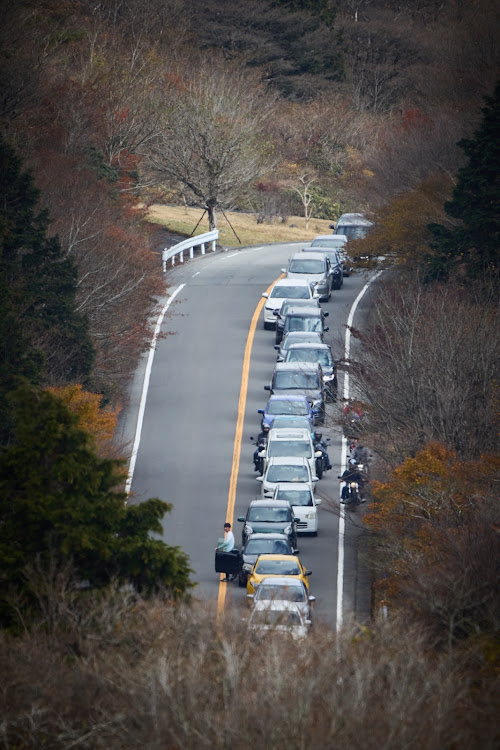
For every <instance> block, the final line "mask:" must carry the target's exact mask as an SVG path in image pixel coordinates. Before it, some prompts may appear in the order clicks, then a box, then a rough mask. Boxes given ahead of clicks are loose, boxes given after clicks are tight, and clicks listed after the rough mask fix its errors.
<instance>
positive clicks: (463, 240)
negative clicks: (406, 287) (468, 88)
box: [427, 83, 500, 280]
mask: <svg viewBox="0 0 500 750" xmlns="http://www.w3.org/2000/svg"><path fill="white" fill-rule="evenodd" d="M482 112H483V120H482V122H481V125H480V127H479V129H478V130H477V131H476V133H475V134H474V138H472V139H471V140H462V141H460V142H459V144H458V145H459V146H460V147H461V148H462V149H463V150H464V152H465V153H466V154H467V156H468V157H469V160H468V163H467V164H466V165H465V166H464V167H462V168H461V169H460V170H459V172H458V179H457V184H456V187H455V189H454V191H453V198H452V200H451V201H449V202H447V203H446V204H445V210H446V213H447V214H448V215H449V216H451V217H452V218H453V219H455V220H458V221H459V224H458V226H455V227H454V228H449V227H445V226H443V225H440V224H433V225H430V227H429V228H430V229H431V232H432V234H433V235H434V242H433V244H432V245H431V247H432V249H433V250H434V255H430V256H428V257H427V269H428V277H429V278H430V279H439V280H446V279H448V277H449V276H450V275H452V274H455V273H458V274H460V275H462V276H465V278H466V279H468V280H471V279H477V278H481V277H483V276H484V275H485V274H487V275H492V274H493V275H498V272H499V267H500V247H499V243H500V180H499V165H500V139H499V133H500V83H498V84H497V86H496V88H495V93H494V96H493V97H491V98H487V99H486V107H485V108H484V109H483V110H482Z"/></svg>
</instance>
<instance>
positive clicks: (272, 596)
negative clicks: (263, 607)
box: [247, 576, 316, 620]
mask: <svg viewBox="0 0 500 750" xmlns="http://www.w3.org/2000/svg"><path fill="white" fill-rule="evenodd" d="M247 599H248V600H249V601H250V602H253V604H254V605H256V604H258V603H259V602H279V601H283V602H294V603H295V604H296V605H297V607H298V608H299V610H300V611H301V613H302V615H303V616H304V617H305V618H306V620H311V619H312V618H311V604H312V603H313V602H315V601H316V597H315V596H312V595H311V594H309V591H308V590H307V588H306V587H305V586H304V584H303V582H302V581H299V580H298V579H297V578H292V577H291V576H281V577H280V576H270V577H269V578H263V579H262V581H261V582H260V584H259V587H258V589H257V591H256V592H255V594H247Z"/></svg>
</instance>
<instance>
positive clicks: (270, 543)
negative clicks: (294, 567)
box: [238, 533, 299, 586]
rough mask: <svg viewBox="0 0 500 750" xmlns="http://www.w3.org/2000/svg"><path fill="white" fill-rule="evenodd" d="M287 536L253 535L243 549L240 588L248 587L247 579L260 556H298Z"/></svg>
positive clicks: (297, 551)
mask: <svg viewBox="0 0 500 750" xmlns="http://www.w3.org/2000/svg"><path fill="white" fill-rule="evenodd" d="M298 554H299V550H298V549H294V548H293V547H292V545H291V544H290V540H289V538H288V537H287V536H286V535H285V534H259V533H256V534H251V535H250V536H249V537H248V539H247V541H246V542H245V544H244V546H243V547H242V548H241V569H240V573H239V581H238V582H239V584H240V586H246V585H247V578H248V575H249V573H250V571H251V570H252V568H253V566H254V565H255V563H256V562H257V558H258V556H259V555H298Z"/></svg>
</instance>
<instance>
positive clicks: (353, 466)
mask: <svg viewBox="0 0 500 750" xmlns="http://www.w3.org/2000/svg"><path fill="white" fill-rule="evenodd" d="M338 479H341V480H342V481H343V482H344V486H343V487H342V493H341V494H342V499H341V501H340V502H341V503H344V502H345V501H346V499H347V495H348V486H349V483H350V482H356V484H357V485H358V489H359V498H360V502H361V503H366V499H365V497H364V491H363V487H364V485H365V483H366V477H365V476H364V474H363V473H362V472H361V471H360V470H359V469H358V465H357V463H356V461H355V460H354V459H353V458H350V459H349V466H348V467H347V468H346V470H345V471H344V473H343V474H342V476H339V477H338Z"/></svg>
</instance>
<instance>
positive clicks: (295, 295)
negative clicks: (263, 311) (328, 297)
mask: <svg viewBox="0 0 500 750" xmlns="http://www.w3.org/2000/svg"><path fill="white" fill-rule="evenodd" d="M269 296H270V297H276V298H277V299H285V297H290V299H310V298H311V294H310V292H309V289H308V288H307V287H306V286H275V287H274V289H273V290H272V292H271V294H270V295H269Z"/></svg>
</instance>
